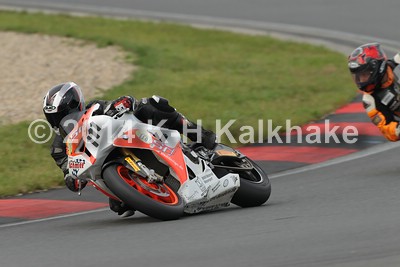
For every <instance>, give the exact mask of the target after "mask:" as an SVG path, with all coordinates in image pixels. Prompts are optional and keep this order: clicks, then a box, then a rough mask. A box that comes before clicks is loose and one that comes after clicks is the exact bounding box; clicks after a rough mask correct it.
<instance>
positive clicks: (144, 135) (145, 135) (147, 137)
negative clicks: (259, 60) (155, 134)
mask: <svg viewBox="0 0 400 267" xmlns="http://www.w3.org/2000/svg"><path fill="white" fill-rule="evenodd" d="M136 136H137V137H138V138H139V140H140V141H142V142H144V143H146V144H151V142H152V141H153V138H152V136H151V134H150V133H149V132H148V131H146V130H137V131H136Z"/></svg>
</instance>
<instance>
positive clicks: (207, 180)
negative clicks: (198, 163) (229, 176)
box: [201, 173, 214, 183]
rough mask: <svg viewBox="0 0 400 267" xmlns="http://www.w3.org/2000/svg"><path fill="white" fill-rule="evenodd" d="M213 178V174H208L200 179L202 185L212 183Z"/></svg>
mask: <svg viewBox="0 0 400 267" xmlns="http://www.w3.org/2000/svg"><path fill="white" fill-rule="evenodd" d="M213 176H214V174H213V173H208V174H205V175H203V176H202V177H201V179H203V181H204V183H209V182H211V181H212V178H213Z"/></svg>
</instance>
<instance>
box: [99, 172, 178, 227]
mask: <svg viewBox="0 0 400 267" xmlns="http://www.w3.org/2000/svg"><path fill="white" fill-rule="evenodd" d="M103 179H104V182H105V184H106V185H107V187H108V188H109V189H110V190H111V191H112V192H113V193H114V194H115V195H116V196H117V197H118V198H119V199H120V200H121V201H122V202H124V203H125V204H127V205H128V206H129V207H131V208H133V209H135V210H138V211H140V212H142V213H144V214H146V215H148V216H150V217H153V218H156V219H159V220H163V221H166V220H176V219H179V218H180V217H181V216H182V215H183V209H184V204H183V200H182V198H181V197H180V196H179V195H178V194H177V193H176V192H175V191H174V190H173V189H171V188H170V187H169V186H168V185H167V184H165V183H149V182H148V181H147V179H146V178H144V177H141V176H139V175H137V174H136V173H134V172H132V171H130V170H128V169H127V168H126V167H124V166H123V165H120V164H111V165H109V166H107V167H106V168H105V169H104V171H103Z"/></svg>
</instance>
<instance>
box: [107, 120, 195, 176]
mask: <svg viewBox="0 0 400 267" xmlns="http://www.w3.org/2000/svg"><path fill="white" fill-rule="evenodd" d="M152 130H154V126H151V125H147V124H143V125H141V127H138V128H133V129H129V130H127V131H123V132H122V134H120V135H119V137H117V138H116V139H115V140H114V142H113V144H114V146H117V147H127V148H140V149H148V150H151V151H153V153H155V154H156V155H157V156H158V157H160V158H161V159H162V160H164V161H165V162H166V163H167V165H168V166H170V167H171V168H172V170H173V172H174V173H175V174H176V175H177V178H178V179H179V181H180V183H181V184H183V183H185V182H186V181H187V180H188V173H187V170H186V167H185V166H186V164H185V160H184V157H183V153H182V148H181V145H180V143H179V142H178V141H179V139H178V140H176V138H175V139H174V135H173V134H176V133H178V132H177V131H171V130H167V129H161V128H158V129H156V130H157V132H162V133H163V134H164V135H166V136H167V138H165V137H161V138H157V136H156V135H155V134H154V133H152ZM178 135H179V133H178Z"/></svg>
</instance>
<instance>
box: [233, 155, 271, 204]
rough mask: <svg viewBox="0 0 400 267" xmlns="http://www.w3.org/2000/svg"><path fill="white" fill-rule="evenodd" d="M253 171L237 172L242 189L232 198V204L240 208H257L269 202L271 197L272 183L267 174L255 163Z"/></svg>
mask: <svg viewBox="0 0 400 267" xmlns="http://www.w3.org/2000/svg"><path fill="white" fill-rule="evenodd" d="M247 160H248V161H250V162H251V163H252V164H253V167H254V168H253V169H252V170H251V171H243V172H237V174H239V176H240V187H239V189H238V190H237V191H236V193H235V195H234V196H233V198H232V201H231V202H232V203H233V204H235V205H238V206H240V207H255V206H260V205H262V204H264V203H265V202H267V200H268V199H269V197H270V195H271V183H270V180H269V179H268V176H267V174H266V173H265V172H264V171H263V169H261V167H259V166H258V165H257V164H256V163H255V162H254V161H252V160H251V159H249V158H247Z"/></svg>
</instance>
